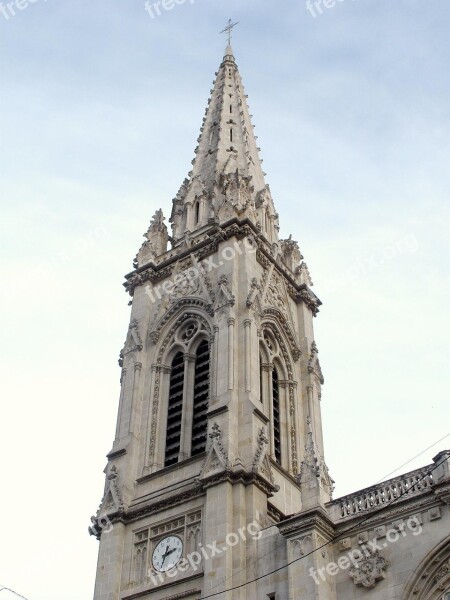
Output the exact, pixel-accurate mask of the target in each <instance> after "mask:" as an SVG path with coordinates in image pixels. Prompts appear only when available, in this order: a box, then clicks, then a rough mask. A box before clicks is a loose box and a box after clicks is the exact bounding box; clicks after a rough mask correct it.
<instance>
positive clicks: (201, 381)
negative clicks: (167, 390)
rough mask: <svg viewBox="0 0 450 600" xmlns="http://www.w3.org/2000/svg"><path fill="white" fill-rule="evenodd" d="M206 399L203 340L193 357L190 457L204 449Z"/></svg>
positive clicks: (206, 360) (206, 357)
mask: <svg viewBox="0 0 450 600" xmlns="http://www.w3.org/2000/svg"><path fill="white" fill-rule="evenodd" d="M208 399H209V344H208V342H207V341H206V340H203V342H201V343H200V345H199V347H198V348H197V353H196V357H195V376H194V400H193V407H192V412H193V414H192V445H191V456H195V455H197V454H201V453H202V452H204V451H205V448H206V434H207V428H208V421H207V417H206V413H207V412H208Z"/></svg>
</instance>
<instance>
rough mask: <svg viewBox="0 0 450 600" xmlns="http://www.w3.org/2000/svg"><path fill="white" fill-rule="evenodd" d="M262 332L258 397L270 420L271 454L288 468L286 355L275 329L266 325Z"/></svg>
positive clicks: (276, 460)
mask: <svg viewBox="0 0 450 600" xmlns="http://www.w3.org/2000/svg"><path fill="white" fill-rule="evenodd" d="M263 331H264V333H263V336H262V340H261V345H260V358H259V369H260V374H259V388H260V395H259V398H260V401H261V404H262V409H263V411H264V413H265V414H266V415H267V417H268V418H269V421H270V436H269V439H270V455H271V457H272V459H273V460H274V461H275V462H276V463H278V464H279V465H280V466H282V467H283V468H285V469H290V465H289V431H288V428H289V425H288V423H289V415H287V414H286V411H287V406H288V396H287V394H288V391H287V390H288V386H287V385H286V381H285V380H286V356H285V355H284V353H283V350H282V348H281V344H280V341H279V338H278V337H277V335H276V334H275V331H274V329H273V328H272V327H267V326H266V327H264V328H263Z"/></svg>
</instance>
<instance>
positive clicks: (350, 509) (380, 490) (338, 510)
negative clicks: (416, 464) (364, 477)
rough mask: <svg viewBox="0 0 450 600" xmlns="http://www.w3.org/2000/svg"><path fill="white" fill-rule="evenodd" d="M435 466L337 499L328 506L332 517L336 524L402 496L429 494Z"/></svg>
mask: <svg viewBox="0 0 450 600" xmlns="http://www.w3.org/2000/svg"><path fill="white" fill-rule="evenodd" d="M434 466H435V465H433V464H431V465H428V466H427V467H423V468H421V469H417V470H416V471H411V472H410V473H405V474H404V475H400V476H398V477H395V478H393V479H389V480H388V481H383V482H382V483H380V484H378V485H375V486H372V487H369V488H366V489H364V490H360V491H358V492H355V493H353V494H349V495H348V496H343V497H342V498H337V499H336V500H334V501H333V502H331V503H330V504H329V505H328V506H327V508H328V510H329V512H330V516H331V517H332V519H333V520H334V521H335V522H336V521H339V520H341V519H346V518H348V517H353V516H356V515H359V514H361V513H364V512H368V511H372V510H376V509H377V507H382V506H385V505H387V504H389V503H390V502H393V501H394V500H396V499H397V498H400V496H404V497H405V498H406V497H408V498H409V497H411V496H418V495H420V494H423V493H425V492H428V491H429V490H430V489H431V488H432V486H433V476H432V474H431V470H432V469H433V467H434Z"/></svg>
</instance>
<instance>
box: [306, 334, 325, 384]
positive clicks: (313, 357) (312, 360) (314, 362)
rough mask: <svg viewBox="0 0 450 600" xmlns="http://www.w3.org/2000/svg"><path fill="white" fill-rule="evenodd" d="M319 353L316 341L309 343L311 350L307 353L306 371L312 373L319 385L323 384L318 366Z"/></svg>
mask: <svg viewBox="0 0 450 600" xmlns="http://www.w3.org/2000/svg"><path fill="white" fill-rule="evenodd" d="M318 354H319V350H318V349H317V345H316V342H313V343H312V344H311V352H310V355H309V361H308V373H311V374H312V375H314V376H315V377H316V378H317V380H318V381H319V383H320V384H321V385H323V384H324V378H323V373H322V369H321V368H320V363H319V359H318V357H317V355H318Z"/></svg>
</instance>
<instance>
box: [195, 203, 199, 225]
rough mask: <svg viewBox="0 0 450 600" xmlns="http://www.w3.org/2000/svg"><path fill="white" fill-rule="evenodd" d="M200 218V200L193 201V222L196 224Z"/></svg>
mask: <svg viewBox="0 0 450 600" xmlns="http://www.w3.org/2000/svg"><path fill="white" fill-rule="evenodd" d="M199 220H200V202H196V203H195V224H196V225H198V222H199Z"/></svg>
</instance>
